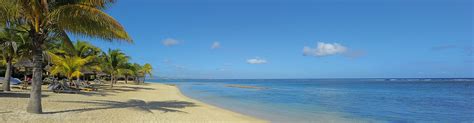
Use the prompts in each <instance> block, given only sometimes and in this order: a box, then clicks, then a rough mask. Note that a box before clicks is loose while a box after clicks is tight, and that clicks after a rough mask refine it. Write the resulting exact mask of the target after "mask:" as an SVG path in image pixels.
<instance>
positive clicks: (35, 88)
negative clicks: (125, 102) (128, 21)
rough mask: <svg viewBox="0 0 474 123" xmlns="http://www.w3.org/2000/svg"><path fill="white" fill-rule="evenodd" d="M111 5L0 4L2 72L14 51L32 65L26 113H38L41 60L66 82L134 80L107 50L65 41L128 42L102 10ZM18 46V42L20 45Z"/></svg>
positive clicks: (42, 0)
mask: <svg viewBox="0 0 474 123" xmlns="http://www.w3.org/2000/svg"><path fill="white" fill-rule="evenodd" d="M114 2H115V0H0V3H1V4H0V28H1V29H0V31H1V33H2V34H1V35H0V43H1V46H2V49H3V50H2V54H3V55H2V58H3V59H4V61H5V63H6V66H7V67H6V68H7V69H11V67H12V66H11V64H12V62H13V61H14V59H15V58H16V57H18V55H17V54H18V51H19V50H24V51H25V52H22V53H25V54H28V55H24V56H27V57H28V59H31V60H32V62H33V68H32V69H33V72H32V76H33V77H32V78H33V79H32V84H31V85H32V88H31V93H30V99H29V101H28V106H27V112H30V113H42V106H41V84H42V80H43V72H44V67H45V65H46V64H45V62H44V61H45V59H46V56H47V59H46V60H47V61H49V62H50V63H48V64H51V65H52V67H51V69H50V70H49V71H50V72H51V73H53V74H60V75H61V76H65V77H67V78H68V79H69V80H70V81H71V80H72V79H73V78H74V77H75V78H79V77H80V76H81V75H83V74H82V72H83V71H85V70H90V71H94V72H99V71H100V72H104V73H108V74H110V75H111V79H112V82H111V86H113V84H114V83H115V82H116V79H117V76H119V75H120V74H124V75H132V74H133V75H137V74H136V73H135V72H137V70H135V68H132V67H126V66H127V65H126V64H129V63H128V59H130V58H129V57H128V56H126V55H125V54H124V53H123V52H121V51H120V50H110V49H109V51H108V52H106V53H102V51H101V50H100V49H99V48H97V47H93V46H92V45H90V44H88V43H85V42H81V41H78V42H76V44H73V42H72V41H71V40H70V39H69V35H70V34H72V35H77V36H82V37H88V38H96V39H102V40H104V41H125V42H132V40H131V38H130V37H129V35H128V34H127V32H126V31H125V29H124V28H123V26H122V25H121V24H120V23H119V22H117V21H116V20H115V19H114V18H113V17H111V16H109V15H108V14H107V13H105V12H104V11H103V10H106V9H107V8H108V7H109V6H110V5H111V4H113V3H114ZM19 42H22V43H21V46H20V45H19V44H20V43H19ZM133 66H134V67H135V64H134V65H133ZM126 70H131V71H127V72H125V71H126ZM133 70H135V71H133ZM7 71H11V70H7ZM139 71H142V70H139ZM143 71H144V70H143ZM147 71H148V70H147ZM7 73H8V72H7ZM142 73H145V72H142ZM8 76H10V75H8V74H6V77H5V78H10V77H8ZM3 85H5V83H4V84H3ZM7 85H8V84H7ZM8 88H9V87H8Z"/></svg>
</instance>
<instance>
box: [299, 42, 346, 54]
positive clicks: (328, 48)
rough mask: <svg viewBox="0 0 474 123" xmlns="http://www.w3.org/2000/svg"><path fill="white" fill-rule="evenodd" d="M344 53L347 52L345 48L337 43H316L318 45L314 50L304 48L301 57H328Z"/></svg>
mask: <svg viewBox="0 0 474 123" xmlns="http://www.w3.org/2000/svg"><path fill="white" fill-rule="evenodd" d="M346 51H347V48H346V47H345V46H342V45H341V44H338V43H324V42H318V45H317V46H316V47H315V48H311V47H308V46H305V47H304V48H303V55H305V56H317V57H322V56H328V55H336V54H341V53H344V52H346Z"/></svg>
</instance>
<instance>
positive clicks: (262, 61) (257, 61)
mask: <svg viewBox="0 0 474 123" xmlns="http://www.w3.org/2000/svg"><path fill="white" fill-rule="evenodd" d="M247 63H249V64H266V63H267V60H265V59H262V58H259V57H255V58H253V59H247Z"/></svg>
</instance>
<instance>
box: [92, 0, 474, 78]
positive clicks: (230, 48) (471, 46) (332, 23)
mask: <svg viewBox="0 0 474 123" xmlns="http://www.w3.org/2000/svg"><path fill="white" fill-rule="evenodd" d="M107 13H109V14H111V15H112V16H113V17H115V18H116V19H117V20H118V21H120V22H121V23H122V24H123V25H124V26H125V28H126V29H127V31H128V32H129V34H130V35H131V36H132V38H133V39H134V44H126V43H117V42H116V43H109V42H103V41H99V40H94V39H90V40H91V42H92V43H93V44H96V45H98V46H100V47H101V48H103V49H107V48H120V49H122V50H123V51H124V52H126V53H127V54H129V55H130V56H131V57H132V61H134V62H138V63H145V62H147V63H151V64H153V67H154V68H155V72H154V75H156V76H160V77H169V78H382V77H474V72H473V71H474V54H473V52H474V37H473V28H474V26H473V2H472V1H471V0H444V1H443V0H384V1H380V0H362V1H357V2H355V1H349V0H347V1H346V0H331V1H330V0H321V1H318V0H313V1H309V0H307V1H305V0H300V1H298V0H287V1H285V0H205V1H185V0H133V1H132V0H119V1H118V2H117V3H116V4H115V5H114V6H112V8H111V9H108V10H107ZM86 40H87V39H86ZM214 43H215V44H214ZM213 45H215V46H214V47H213ZM318 45H319V46H318Z"/></svg>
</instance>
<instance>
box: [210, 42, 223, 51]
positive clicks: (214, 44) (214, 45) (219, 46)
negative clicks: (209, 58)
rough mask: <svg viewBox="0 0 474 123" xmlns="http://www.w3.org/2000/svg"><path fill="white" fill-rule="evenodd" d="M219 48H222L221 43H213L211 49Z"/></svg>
mask: <svg viewBox="0 0 474 123" xmlns="http://www.w3.org/2000/svg"><path fill="white" fill-rule="evenodd" d="M217 48H221V43H219V42H217V41H216V42H214V43H212V46H211V49H217Z"/></svg>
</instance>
